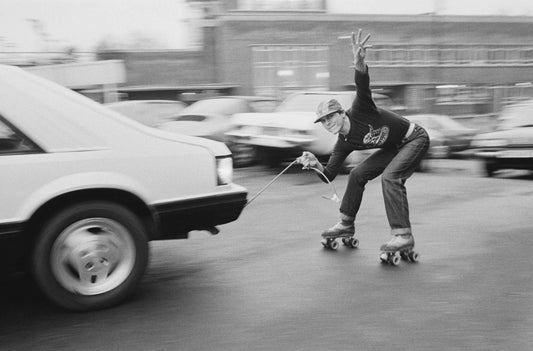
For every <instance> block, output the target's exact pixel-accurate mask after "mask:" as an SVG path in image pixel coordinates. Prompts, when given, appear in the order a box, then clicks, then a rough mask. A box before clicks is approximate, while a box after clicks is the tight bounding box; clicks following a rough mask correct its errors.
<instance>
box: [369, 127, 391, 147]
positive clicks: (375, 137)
mask: <svg viewBox="0 0 533 351" xmlns="http://www.w3.org/2000/svg"><path fill="white" fill-rule="evenodd" d="M368 128H369V131H368V134H366V135H365V137H364V138H363V143H364V144H365V145H368V146H381V145H383V143H384V142H385V141H386V140H387V137H388V136H389V127H387V126H383V127H381V128H378V129H374V128H373V127H372V126H371V125H370V124H369V125H368Z"/></svg>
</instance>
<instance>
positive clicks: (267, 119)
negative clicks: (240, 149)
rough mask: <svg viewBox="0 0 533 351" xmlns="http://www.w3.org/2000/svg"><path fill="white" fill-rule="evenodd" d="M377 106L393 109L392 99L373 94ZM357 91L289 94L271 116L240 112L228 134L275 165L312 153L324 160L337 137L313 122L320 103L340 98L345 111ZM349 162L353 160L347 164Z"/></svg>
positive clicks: (262, 160) (269, 163)
mask: <svg viewBox="0 0 533 351" xmlns="http://www.w3.org/2000/svg"><path fill="white" fill-rule="evenodd" d="M373 97H374V100H375V101H376V104H377V105H379V106H383V107H388V108H392V107H393V106H394V105H393V102H392V100H391V99H390V98H389V97H387V96H385V95H382V94H377V93H376V94H373ZM354 98H355V91H353V90H352V91H301V92H295V93H293V94H291V95H289V96H288V97H287V98H286V99H285V100H284V101H283V102H282V103H281V104H280V105H279V106H278V107H277V108H276V109H275V110H274V112H271V113H240V114H236V115H235V116H234V117H233V125H234V128H233V129H232V130H230V131H229V132H228V133H226V135H227V136H228V137H229V138H230V139H231V140H232V141H233V142H235V143H238V144H247V145H251V146H253V147H255V149H256V152H257V158H258V160H259V161H260V162H262V163H265V164H267V165H270V166H276V165H277V164H279V163H280V162H282V161H284V160H287V159H289V158H294V157H297V156H299V155H300V154H301V153H302V151H304V150H306V151H310V152H312V153H313V154H315V155H316V156H317V157H318V158H319V159H320V160H325V159H327V157H329V155H330V154H331V152H332V151H333V146H334V145H335V142H336V140H337V136H336V135H333V134H331V133H329V132H328V131H327V130H326V129H325V128H323V127H322V125H320V123H314V121H315V119H316V114H315V111H316V108H317V106H318V104H319V103H320V102H321V101H324V100H329V99H337V100H338V101H339V103H340V104H341V106H342V107H343V108H344V109H348V108H350V107H351V105H352V101H353V99H354ZM347 162H348V163H349V162H350V161H347Z"/></svg>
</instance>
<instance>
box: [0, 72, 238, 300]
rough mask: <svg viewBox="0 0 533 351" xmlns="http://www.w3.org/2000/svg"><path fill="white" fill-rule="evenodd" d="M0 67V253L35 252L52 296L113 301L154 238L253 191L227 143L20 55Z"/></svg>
mask: <svg viewBox="0 0 533 351" xmlns="http://www.w3.org/2000/svg"><path fill="white" fill-rule="evenodd" d="M0 76H1V77H2V79H0V169H1V170H2V171H1V172H0V184H1V188H0V189H1V191H0V193H1V196H0V198H1V199H2V201H0V251H1V253H0V260H2V264H3V267H6V264H9V265H13V266H16V265H17V264H21V263H29V267H31V270H32V272H33V274H34V277H35V280H36V282H37V285H38V286H39V287H40V289H41V290H42V291H43V292H44V294H45V295H46V296H47V297H48V298H49V299H51V300H52V301H53V302H55V303H56V304H58V305H60V306H62V307H64V308H66V309H70V310H92V309H98V308H103V307H107V306H111V305H114V304H117V303H118V302H120V301H122V300H123V299H124V298H125V297H127V296H128V295H129V294H131V293H132V292H133V291H134V288H135V286H136V284H137V283H138V282H139V280H140V279H141V277H142V275H143V272H144V271H145V268H146V266H147V263H148V249H149V247H148V242H149V241H151V240H162V239H182V238H187V237H188V234H189V232H190V231H192V230H208V231H211V232H212V233H216V232H217V229H216V228H215V226H216V225H219V224H224V223H228V222H231V221H234V220H236V219H237V218H238V217H239V215H240V213H241V211H242V209H243V208H244V206H245V204H246V196H247V191H246V189H245V188H243V187H241V186H238V185H236V184H233V183H232V172H233V168H232V161H231V153H230V152H229V150H228V148H227V147H226V146H225V145H224V144H223V143H220V142H215V141H212V140H207V139H202V138H195V137H190V136H184V135H177V134H174V133H168V132H163V131H160V130H157V129H154V128H149V127H146V126H144V125H142V124H140V123H136V122H134V121H132V120H130V119H129V118H127V117H125V116H122V115H120V114H119V113H116V112H114V111H112V110H110V109H108V108H106V107H104V106H102V105H100V104H98V103H96V102H94V101H92V100H90V99H88V98H85V97H83V96H81V95H79V94H77V93H75V92H73V91H71V90H69V89H67V88H64V87H61V86H59V85H57V84H55V83H52V82H50V81H48V80H45V79H43V78H39V77H37V76H34V75H32V74H30V73H27V72H24V71H23V70H21V69H19V68H16V67H11V66H2V65H0Z"/></svg>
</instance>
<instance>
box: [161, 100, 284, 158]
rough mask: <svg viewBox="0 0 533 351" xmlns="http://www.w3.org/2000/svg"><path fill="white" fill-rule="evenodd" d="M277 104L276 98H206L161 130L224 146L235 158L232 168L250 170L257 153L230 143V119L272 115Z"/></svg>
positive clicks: (246, 146)
mask: <svg viewBox="0 0 533 351" xmlns="http://www.w3.org/2000/svg"><path fill="white" fill-rule="evenodd" d="M275 104H276V101H275V100H274V99H273V98H270V97H261V96H218V97H213V98H207V99H203V100H199V101H197V102H194V103H193V104H191V105H190V106H188V107H187V108H185V109H183V110H182V111H181V112H180V113H179V114H178V115H177V116H175V117H173V118H172V120H171V121H167V122H165V123H163V124H161V125H160V126H159V128H160V129H162V130H165V131H169V132H174V133H181V134H185V135H192V136H197V137H203V138H208V139H212V140H216V141H220V142H224V143H226V145H227V146H228V147H229V149H230V150H231V152H232V154H233V165H234V166H235V167H242V166H247V165H250V164H251V163H252V162H253V160H254V151H253V149H252V148H251V147H250V146H249V145H246V144H235V143H232V142H231V141H230V140H228V137H227V136H226V134H225V133H226V132H227V131H228V130H230V129H231V126H232V125H231V117H232V116H233V115H235V114H237V113H256V112H269V111H272V110H273V109H274V107H275Z"/></svg>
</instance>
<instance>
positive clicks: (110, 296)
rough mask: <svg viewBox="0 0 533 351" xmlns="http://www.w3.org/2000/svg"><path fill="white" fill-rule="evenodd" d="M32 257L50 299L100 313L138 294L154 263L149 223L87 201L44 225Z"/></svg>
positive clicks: (106, 204) (117, 207)
mask: <svg viewBox="0 0 533 351" xmlns="http://www.w3.org/2000/svg"><path fill="white" fill-rule="evenodd" d="M32 258H33V259H32V265H33V273H34V277H35V280H36V282H37V284H38V286H39V287H40V288H41V290H42V291H43V293H44V295H46V296H47V297H48V298H49V299H50V300H52V301H53V302H54V303H56V304H57V305H59V306H61V307H63V308H66V309H69V310H76V311H86V310H94V309H99V308H104V307H109V306H111V305H114V304H117V303H118V302H120V301H122V300H123V299H124V298H126V297H127V296H129V295H130V294H131V293H132V292H133V291H134V288H135V287H136V285H137V283H138V282H139V281H140V279H141V278H142V275H143V274H144V271H145V269H146V266H147V263H148V241H147V236H146V233H145V230H144V226H143V224H142V223H141V222H140V220H139V219H138V218H137V216H136V215H135V214H134V213H133V212H131V211H130V210H128V209H127V208H125V207H123V206H120V205H117V204H114V203H110V202H100V201H94V202H84V203H79V204H76V205H73V206H71V207H68V208H66V209H64V210H62V211H60V212H58V213H57V214H56V215H55V216H53V217H52V218H51V219H50V220H49V221H48V222H46V223H45V224H44V225H43V227H42V230H41V231H40V233H39V236H38V238H37V240H36V243H35V248H34V251H33V257H32Z"/></svg>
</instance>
